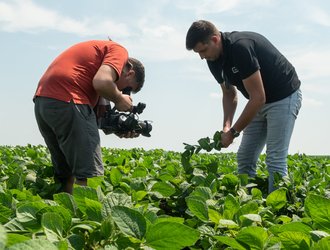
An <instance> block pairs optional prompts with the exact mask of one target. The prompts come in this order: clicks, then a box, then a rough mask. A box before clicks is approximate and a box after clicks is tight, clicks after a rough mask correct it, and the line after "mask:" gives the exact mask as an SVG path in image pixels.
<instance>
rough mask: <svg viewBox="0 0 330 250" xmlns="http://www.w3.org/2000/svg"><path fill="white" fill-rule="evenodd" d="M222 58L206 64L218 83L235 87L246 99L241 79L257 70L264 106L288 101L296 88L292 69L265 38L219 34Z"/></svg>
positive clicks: (295, 79) (294, 72)
mask: <svg viewBox="0 0 330 250" xmlns="http://www.w3.org/2000/svg"><path fill="white" fill-rule="evenodd" d="M221 36H222V43H223V53H224V54H223V56H222V57H221V58H219V59H218V60H216V61H207V64H208V66H209V69H210V71H211V73H212V74H213V76H214V77H215V79H216V80H217V82H218V83H223V82H225V83H226V84H231V85H234V86H236V87H237V89H238V90H239V91H241V93H242V94H243V95H244V96H245V97H246V98H249V95H248V93H247V91H246V89H245V88H244V85H243V81H242V80H243V79H246V78H247V77H249V76H251V75H252V74H253V73H255V72H256V71H257V70H260V73H261V77H262V81H263V85H264V89H265V94H266V103H271V102H275V101H278V100H281V99H283V98H285V97H288V96H289V95H291V94H292V93H293V92H295V91H296V90H297V89H298V88H299V87H300V81H299V79H298V76H297V73H296V70H295V68H294V67H293V66H292V64H291V63H290V62H289V61H288V60H287V59H286V58H285V57H284V56H283V55H282V54H281V53H280V52H279V51H278V50H277V49H276V48H275V47H274V45H272V44H271V43H270V42H269V41H268V40H267V39H266V38H265V37H263V36H262V35H260V34H257V33H254V32H247V31H243V32H237V31H235V32H231V33H228V32H224V33H221Z"/></svg>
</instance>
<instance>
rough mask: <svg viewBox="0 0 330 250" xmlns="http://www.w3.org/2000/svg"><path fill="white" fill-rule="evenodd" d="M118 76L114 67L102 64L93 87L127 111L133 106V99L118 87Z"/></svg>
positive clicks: (94, 79) (118, 107)
mask: <svg viewBox="0 0 330 250" xmlns="http://www.w3.org/2000/svg"><path fill="white" fill-rule="evenodd" d="M118 77H119V76H118V75H117V72H116V71H115V70H114V69H113V68H112V67H110V66H108V65H101V67H100V68H99V70H98V71H97V72H96V74H95V76H94V78H93V87H94V89H95V90H96V92H97V93H98V94H99V95H100V96H102V97H104V98H106V99H108V100H110V101H112V102H114V103H115V105H116V108H117V109H118V110H120V111H127V110H130V109H131V107H132V99H131V97H130V96H128V95H123V94H122V93H121V91H119V89H118V88H117V85H116V83H115V81H116V80H117V79H118Z"/></svg>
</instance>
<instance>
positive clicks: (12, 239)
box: [0, 233, 31, 249]
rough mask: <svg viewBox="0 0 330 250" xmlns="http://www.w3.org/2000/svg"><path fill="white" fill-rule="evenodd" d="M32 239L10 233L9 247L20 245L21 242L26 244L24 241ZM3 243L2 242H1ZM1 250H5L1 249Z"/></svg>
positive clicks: (8, 237) (8, 236) (8, 238)
mask: <svg viewBox="0 0 330 250" xmlns="http://www.w3.org/2000/svg"><path fill="white" fill-rule="evenodd" d="M30 239H31V238H30V237H27V236H24V235H21V234H18V233H17V234H16V233H10V234H8V235H7V247H9V246H11V245H14V244H17V243H20V242H24V241H27V240H30ZM0 242H1V240H0ZM0 249H3V248H1V247H0Z"/></svg>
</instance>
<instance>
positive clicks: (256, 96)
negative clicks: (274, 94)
mask: <svg viewBox="0 0 330 250" xmlns="http://www.w3.org/2000/svg"><path fill="white" fill-rule="evenodd" d="M243 84H244V87H245V89H246V91H247V92H248V94H249V101H248V102H247V104H246V105H245V108H244V109H243V112H242V113H241V115H240V116H239V118H238V119H237V121H236V122H235V124H234V125H233V126H232V127H233V128H234V129H235V130H236V131H238V132H240V131H242V130H243V129H244V128H245V127H246V126H247V125H248V124H249V123H250V122H251V121H252V119H253V117H254V116H255V115H256V114H257V112H258V111H259V110H260V109H261V107H262V106H263V105H264V104H265V102H266V94H265V90H264V87H263V82H262V78H261V75H260V71H259V70H258V71H256V72H255V73H253V74H252V75H251V76H249V77H248V78H246V79H244V80H243ZM233 139H234V138H233V135H232V133H231V132H226V131H225V133H224V134H223V136H222V144H223V145H224V146H225V147H228V146H229V145H230V144H231V143H232V141H233Z"/></svg>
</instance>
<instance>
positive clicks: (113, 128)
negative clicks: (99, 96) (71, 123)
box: [98, 102, 152, 137]
mask: <svg viewBox="0 0 330 250" xmlns="http://www.w3.org/2000/svg"><path fill="white" fill-rule="evenodd" d="M145 107H146V105H145V104H144V103H141V102H139V103H138V105H136V106H133V109H132V111H131V112H129V113H127V112H119V111H117V110H116V109H115V108H113V109H111V106H110V105H108V106H107V109H106V112H105V114H104V116H103V117H101V118H100V119H99V121H98V124H99V128H100V129H102V130H103V132H104V133H105V134H107V135H108V134H112V133H118V134H124V133H127V132H129V131H134V132H135V133H139V134H141V135H143V136H146V137H150V136H151V135H150V131H151V130H152V126H151V124H150V122H148V121H141V120H139V119H138V114H141V113H142V112H143V110H144V109H145Z"/></svg>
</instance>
